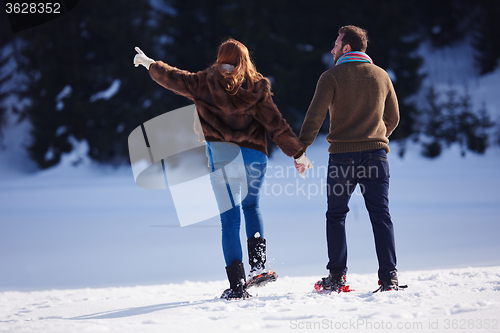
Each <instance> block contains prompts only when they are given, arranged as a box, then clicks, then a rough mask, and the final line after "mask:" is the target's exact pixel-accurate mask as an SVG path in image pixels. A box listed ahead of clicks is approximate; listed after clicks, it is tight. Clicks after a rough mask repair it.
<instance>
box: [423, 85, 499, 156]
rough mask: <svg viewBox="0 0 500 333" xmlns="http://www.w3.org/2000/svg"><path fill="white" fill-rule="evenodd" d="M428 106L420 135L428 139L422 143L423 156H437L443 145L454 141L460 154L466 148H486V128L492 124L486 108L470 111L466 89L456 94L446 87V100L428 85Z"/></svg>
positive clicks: (480, 151) (463, 152) (473, 150)
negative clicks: (442, 99) (460, 93)
mask: <svg viewBox="0 0 500 333" xmlns="http://www.w3.org/2000/svg"><path fill="white" fill-rule="evenodd" d="M427 102H428V107H427V109H425V117H423V118H422V123H423V134H425V136H426V140H430V142H425V141H424V143H423V148H424V150H423V155H424V156H427V157H431V158H433V157H437V156H439V155H440V154H441V152H442V149H443V147H447V146H450V145H452V144H454V143H457V144H458V145H459V147H460V151H461V154H462V156H464V155H465V154H466V151H467V150H469V151H472V152H476V153H479V154H482V153H484V152H485V150H486V148H487V147H488V140H489V136H488V129H489V128H491V127H492V126H493V125H494V124H493V122H492V121H491V120H490V118H489V116H488V114H487V112H486V108H485V107H484V106H483V107H482V108H481V109H480V110H479V111H478V112H474V111H473V109H472V105H471V104H470V95H469V94H468V93H467V91H466V92H465V93H464V94H463V95H461V96H459V95H458V94H457V91H456V90H454V89H450V90H448V91H447V92H446V100H445V101H444V102H442V101H441V96H440V95H439V94H438V93H437V92H436V91H435V89H434V88H432V87H431V88H430V89H429V92H428V94H427Z"/></svg>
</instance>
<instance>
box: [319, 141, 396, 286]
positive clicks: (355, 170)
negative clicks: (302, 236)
mask: <svg viewBox="0 0 500 333" xmlns="http://www.w3.org/2000/svg"><path fill="white" fill-rule="evenodd" d="M358 184H359V185H360V189H361V193H362V194H363V197H364V200H365V205H366V209H367V210H368V213H369V216H370V221H371V224H372V229H373V235H374V238H375V249H376V252H377V259H378V262H379V270H378V276H379V279H380V280H387V279H388V278H389V272H390V271H393V270H396V250H395V242H394V229H393V225H392V221H391V216H390V214H389V163H388V161H387V154H386V152H385V150H384V149H380V150H370V151H362V152H354V153H340V154H330V160H329V162H328V179H327V197H328V210H327V213H326V237H327V245H328V259H329V262H328V265H327V269H329V270H330V271H331V272H334V273H344V274H345V273H346V272H347V242H346V234H345V219H346V216H347V213H348V212H349V207H348V203H349V199H350V198H351V194H352V193H353V191H354V189H355V188H356V185H358Z"/></svg>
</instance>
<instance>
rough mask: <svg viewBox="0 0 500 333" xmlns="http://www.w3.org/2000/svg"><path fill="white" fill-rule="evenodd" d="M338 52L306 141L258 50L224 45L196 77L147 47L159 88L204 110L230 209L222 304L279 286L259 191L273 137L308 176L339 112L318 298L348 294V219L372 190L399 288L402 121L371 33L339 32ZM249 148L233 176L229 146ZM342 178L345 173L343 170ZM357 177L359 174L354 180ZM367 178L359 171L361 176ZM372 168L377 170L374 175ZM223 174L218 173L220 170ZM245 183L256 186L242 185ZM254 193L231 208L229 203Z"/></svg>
mask: <svg viewBox="0 0 500 333" xmlns="http://www.w3.org/2000/svg"><path fill="white" fill-rule="evenodd" d="M338 33H339V35H338V37H337V39H336V41H335V46H334V48H333V49H332V51H331V53H332V54H333V58H334V63H335V65H334V66H333V67H332V68H330V69H328V70H327V71H325V72H324V73H323V74H322V75H321V76H320V78H319V80H318V83H317V86H316V91H315V93H314V97H313V99H312V101H311V104H310V106H309V109H308V110H307V113H306V116H305V119H304V122H303V125H302V129H301V131H300V135H299V137H297V136H296V135H295V134H294V132H293V131H292V129H291V128H290V126H289V125H288V124H287V122H286V121H285V119H283V117H282V115H281V113H280V112H279V110H278V108H277V106H276V104H274V102H273V99H272V93H271V84H270V81H269V80H268V79H267V78H265V77H264V76H262V75H261V74H260V73H259V72H258V71H257V70H256V68H255V65H254V64H253V62H252V60H251V58H250V55H249V52H248V49H247V48H246V46H245V45H243V44H242V43H240V42H238V41H236V40H234V39H229V40H227V41H225V42H224V43H222V44H221V45H220V46H219V50H218V55H217V61H216V62H215V63H214V64H213V65H212V66H210V67H209V68H207V69H205V70H203V71H200V72H197V73H191V72H188V71H184V70H180V69H178V68H175V67H172V66H170V65H168V64H166V63H164V62H162V61H155V60H153V59H150V58H148V57H147V56H146V55H145V54H144V53H143V52H142V51H141V50H140V49H139V48H136V50H137V52H138V54H137V55H136V56H135V58H134V64H135V66H136V67H137V66H139V65H143V66H144V67H146V68H147V69H148V71H149V74H150V76H151V78H152V79H153V80H155V81H156V82H157V83H158V84H160V85H161V86H163V87H165V88H166V89H168V90H171V91H173V92H174V93H176V94H179V95H182V96H185V97H187V98H189V99H191V100H192V101H194V103H195V105H196V109H197V112H198V115H199V119H200V123H201V128H202V130H203V135H204V137H205V140H206V152H207V156H208V158H209V165H210V167H211V169H212V173H211V174H210V180H211V182H212V187H213V190H214V193H215V197H216V199H217V203H218V205H219V210H220V219H221V225H222V248H223V253H224V259H225V262H226V272H227V277H228V279H229V284H230V287H229V289H227V290H225V291H224V292H223V294H222V296H221V298H225V299H244V298H249V297H250V295H249V294H248V291H247V289H248V288H250V287H257V286H262V285H264V284H266V283H268V282H272V281H275V280H276V279H277V277H278V276H277V274H276V273H275V272H274V271H271V270H267V269H266V268H265V262H266V239H265V238H264V230H263V219H262V216H261V213H260V209H259V197H260V196H259V194H260V193H259V192H260V188H261V186H262V183H263V180H264V179H263V178H264V174H265V171H266V166H267V158H268V153H267V139H266V137H267V136H269V138H270V139H271V140H272V141H273V142H274V143H276V145H277V146H278V147H279V148H280V149H281V150H282V151H283V152H284V153H285V154H286V155H288V156H290V157H293V158H294V159H295V162H294V163H295V167H296V169H297V171H298V172H299V173H300V174H301V175H302V176H304V173H305V172H306V170H307V169H308V168H311V167H312V163H311V162H310V160H309V159H308V158H307V156H306V154H305V152H306V149H307V148H308V147H309V146H310V145H311V144H312V143H313V141H314V140H315V138H316V136H317V134H318V132H319V129H320V127H321V125H322V124H323V121H324V119H325V117H326V114H327V112H328V111H329V112H330V131H329V134H328V136H327V138H326V139H327V141H328V142H329V144H330V147H329V149H328V152H329V153H330V157H329V163H328V175H327V187H328V191H327V202H328V208H327V212H326V233H327V245H328V258H329V262H328V264H327V266H326V267H327V269H328V270H329V274H328V276H327V277H325V278H322V279H321V280H320V281H318V282H317V283H316V284H315V289H316V290H317V291H318V292H325V293H331V292H347V291H350V289H349V286H347V285H346V272H347V243H346V234H345V219H346V215H347V212H348V211H349V208H348V202H349V199H350V197H351V194H352V192H353V191H354V189H355V187H356V185H357V184H359V185H360V186H361V188H362V193H363V196H364V200H365V204H366V208H367V210H368V212H369V216H370V220H371V223H372V228H373V233H374V238H375V247H376V252H377V258H378V262H379V270H378V277H379V285H380V288H379V290H381V291H389V290H398V289H399V288H402V287H403V286H398V278H397V270H396V253H395V242H394V230H393V224H392V221H391V216H390V214H389V199H388V190H389V167H388V161H387V153H388V152H389V146H388V143H389V140H388V138H389V136H390V135H391V133H392V132H393V130H394V129H395V128H396V126H397V124H398V122H399V109H398V102H397V98H396V93H395V91H394V88H393V85H392V82H391V80H390V78H389V76H388V74H387V72H386V71H384V70H383V69H382V68H380V67H378V66H376V65H374V64H373V61H372V59H371V58H370V57H369V56H368V55H367V54H366V53H365V51H366V47H367V43H368V37H367V32H366V31H365V30H364V29H361V28H359V27H356V26H352V25H349V26H344V27H342V28H340V29H339V32H338ZM228 143H229V144H231V145H232V146H234V145H237V146H238V147H239V149H240V150H241V155H242V157H243V162H244V167H243V168H241V169H240V170H239V171H235V170H227V169H225V167H224V166H225V165H227V163H229V162H230V160H229V161H228V160H227V158H226V157H227V156H228V154H225V150H226V149H227V144H228ZM339 170H340V172H339ZM349 170H352V172H350V171H349ZM354 170H357V172H354ZM367 170H369V172H366V171H367ZM216 171H217V172H216ZM242 181H245V182H247V184H241V182H242ZM242 185H244V186H247V185H248V186H247V188H248V194H247V195H246V196H245V197H244V199H243V200H241V205H240V204H239V203H236V204H235V203H234V202H232V207H230V208H229V209H226V208H224V209H223V208H222V207H221V206H222V204H221V202H222V201H223V199H222V198H223V197H225V198H227V196H228V192H229V194H230V197H232V196H234V195H236V196H237V195H239V189H240V188H241V186H242ZM240 209H242V210H243V215H244V218H245V228H246V235H247V247H248V258H249V263H250V273H249V275H248V279H247V276H246V275H245V269H244V265H243V263H242V258H243V254H242V247H241V241H240V224H241V223H240Z"/></svg>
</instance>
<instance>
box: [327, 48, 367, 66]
mask: <svg viewBox="0 0 500 333" xmlns="http://www.w3.org/2000/svg"><path fill="white" fill-rule="evenodd" d="M355 61H356V62H368V63H370V64H373V60H372V58H370V57H369V56H368V54H366V53H364V52H359V51H352V52H347V53H345V54H344V55H342V57H340V58H339V60H338V61H337V63H336V64H335V66H338V65H340V64H343V63H345V62H355Z"/></svg>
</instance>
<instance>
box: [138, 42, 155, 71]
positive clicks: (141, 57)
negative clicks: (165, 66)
mask: <svg viewBox="0 0 500 333" xmlns="http://www.w3.org/2000/svg"><path fill="white" fill-rule="evenodd" d="M135 50H136V51H137V54H136V55H135V57H134V65H135V67H138V66H139V65H143V66H144V67H146V68H147V70H148V71H149V66H151V64H152V63H153V62H155V61H154V60H153V59H151V58H148V57H147V56H146V55H145V54H144V52H142V50H141V49H140V48H138V47H137V46H136V47H135Z"/></svg>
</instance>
